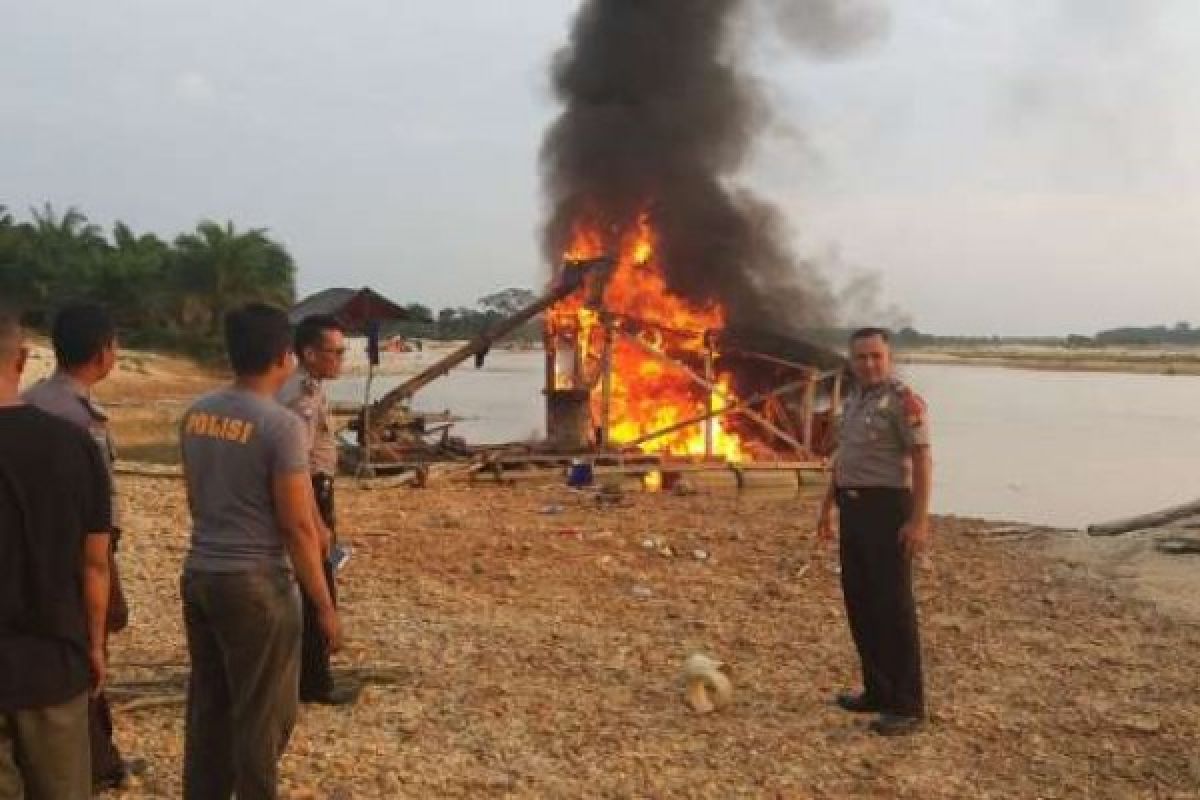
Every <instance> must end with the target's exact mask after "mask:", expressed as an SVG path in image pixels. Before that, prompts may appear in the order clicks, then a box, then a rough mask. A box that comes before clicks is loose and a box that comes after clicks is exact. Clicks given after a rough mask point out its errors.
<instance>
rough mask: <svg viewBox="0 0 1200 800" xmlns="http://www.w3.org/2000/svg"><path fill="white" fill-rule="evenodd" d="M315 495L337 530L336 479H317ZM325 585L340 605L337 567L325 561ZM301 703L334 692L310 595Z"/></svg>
mask: <svg viewBox="0 0 1200 800" xmlns="http://www.w3.org/2000/svg"><path fill="white" fill-rule="evenodd" d="M312 484H313V494H314V495H315V496H316V498H317V508H318V510H320V512H321V519H323V520H324V521H325V525H326V526H328V528H329V530H331V531H332V530H334V523H335V517H334V506H333V478H331V477H329V476H328V475H313V476H312ZM325 585H326V586H328V587H329V596H330V597H331V598H333V602H334V605H336V604H337V586H336V584H335V583H334V579H333V567H332V565H330V563H329V561H328V559H327V560H326V561H325ZM300 652H301V655H300V699H301V700H316V699H320V698H322V697H326V696H328V695H329V693H330V692H332V691H333V671H332V670H331V669H330V666H329V645H328V644H327V643H326V642H325V636H324V635H323V634H322V633H321V626H320V625H318V624H317V608H316V606H314V605H313V603H312V601H311V600H310V599H309V598H308V595H304V638H303V640H302V642H301V646H300Z"/></svg>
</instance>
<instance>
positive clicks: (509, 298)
mask: <svg viewBox="0 0 1200 800" xmlns="http://www.w3.org/2000/svg"><path fill="white" fill-rule="evenodd" d="M537 297H538V296H537V294H536V293H535V292H533V291H531V290H529V289H519V288H509V289H502V290H500V291H498V292H493V293H491V294H489V295H484V296H483V297H481V298H479V305H480V307H482V308H483V310H484V311H494V312H496V313H497V314H499V315H500V316H503V317H511V316H512V315H513V314H516V313H517V312H518V311H520V310H522V309H524V308H528V307H529V306H531V305H533V303H534V302H535V301H536V300H537Z"/></svg>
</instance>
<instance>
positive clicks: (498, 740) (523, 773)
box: [112, 477, 1200, 798]
mask: <svg viewBox="0 0 1200 800" xmlns="http://www.w3.org/2000/svg"><path fill="white" fill-rule="evenodd" d="M121 489H122V493H123V498H124V503H125V505H126V514H127V517H126V518H127V519H128V520H130V529H129V531H128V533H127V534H126V538H125V542H126V545H125V548H124V552H123V554H122V560H123V563H124V565H125V572H126V576H127V577H126V582H127V587H128V590H129V593H130V595H131V603H132V606H133V613H134V619H133V625H132V629H131V630H130V631H129V632H127V633H126V634H123V635H121V636H119V637H117V638H116V639H115V640H114V642H113V653H112V661H113V668H112V673H113V681H114V684H115V685H114V692H113V695H114V697H115V698H117V700H118V713H117V727H118V740H119V741H120V742H121V744H122V746H123V747H124V748H125V749H126V750H127V751H129V752H133V753H137V754H139V755H143V756H145V757H147V758H149V759H150V762H151V767H150V770H149V771H148V772H147V773H146V774H145V775H144V776H142V777H141V778H140V779H139V780H138V783H137V785H136V786H135V787H133V788H131V789H129V790H127V791H126V792H125V793H124V796H125V797H130V798H142V797H146V798H149V797H177V796H178V794H179V791H178V787H179V763H180V754H181V747H182V739H181V734H182V712H183V709H182V705H181V703H182V694H181V692H182V686H183V681H184V677H185V674H186V667H185V664H186V652H185V648H184V645H183V642H182V636H181V625H180V621H179V600H178V591H177V579H178V573H179V567H180V562H181V559H182V557H183V553H184V548H185V545H186V535H185V531H186V524H187V522H186V514H185V510H184V505H183V497H182V492H181V486H180V482H179V481H178V480H176V479H167V478H146V477H140V478H134V477H126V478H123V479H122V486H121ZM810 491H811V490H810ZM338 500H339V508H340V515H341V516H340V519H341V530H342V533H343V538H344V539H346V540H348V541H349V543H350V544H351V545H352V546H353V548H354V556H353V558H352V560H351V562H350V564H349V566H348V567H347V569H346V571H345V573H344V579H343V582H342V597H343V608H344V612H345V617H346V622H347V625H348V628H349V632H350V635H351V644H350V645H349V647H348V648H347V651H346V653H345V654H344V655H343V656H340V657H339V659H338V670H339V672H340V673H341V674H342V675H345V676H350V675H358V676H361V677H365V678H366V679H367V680H368V681H369V683H370V684H371V685H370V686H369V688H368V689H367V692H366V695H365V697H364V698H363V699H362V700H361V702H360V703H359V704H358V705H357V706H355V707H354V708H352V709H338V710H333V709H325V708H317V709H311V708H306V709H304V710H303V712H302V714H301V718H300V720H299V724H298V727H297V729H296V732H295V734H294V736H293V739H292V743H291V746H290V748H289V751H288V754H287V755H286V757H285V758H284V763H283V770H284V780H285V783H286V785H287V792H288V794H287V796H288V797H292V798H347V797H355V798H359V797H380V798H384V797H386V798H392V797H401V798H476V797H523V798H580V797H589V798H590V797H595V798H609V797H611V798H625V797H629V798H674V797H680V798H682V797H688V798H737V797H745V798H967V797H970V798H1035V797H1043V798H1055V797H1064V798H1065V797H1078V798H1139V797H1144V798H1197V797H1200V751H1198V750H1197V747H1196V742H1197V741H1198V737H1200V624H1198V622H1197V621H1196V620H1194V619H1190V618H1188V617H1187V616H1185V615H1181V614H1178V613H1174V612H1175V611H1178V609H1174V610H1167V609H1158V608H1156V607H1154V606H1153V605H1151V604H1149V603H1147V602H1146V601H1145V600H1144V599H1143V598H1140V597H1138V596H1136V595H1135V594H1133V593H1131V592H1128V591H1125V586H1124V584H1122V583H1121V582H1118V581H1112V580H1105V579H1103V578H1102V576H1100V575H1098V574H1096V573H1095V572H1094V571H1093V570H1092V569H1090V568H1089V567H1088V566H1086V565H1081V564H1079V563H1078V562H1071V561H1064V560H1063V559H1062V557H1061V554H1060V553H1058V552H1056V548H1057V547H1058V546H1059V545H1060V543H1061V540H1060V537H1058V536H1055V535H1051V534H1035V535H1031V534H1028V533H1019V534H1016V535H1007V534H1005V533H1003V532H1002V533H1000V534H994V533H989V531H995V530H996V525H995V524H987V523H979V522H974V521H970V520H961V519H939V520H938V521H937V524H936V528H935V535H936V547H935V549H934V551H933V552H932V554H931V556H930V558H929V560H928V562H927V563H926V564H925V565H924V566H923V568H922V569H921V571H920V576H919V584H920V590H919V591H920V600H921V615H922V620H923V631H924V644H925V654H926V662H927V671H928V683H929V695H930V710H931V717H932V719H931V724H930V725H929V727H928V729H927V730H926V731H925V732H923V733H920V734H919V735H916V736H914V737H911V738H907V739H902V740H881V739H879V738H877V737H874V736H872V735H870V734H869V733H868V732H866V730H865V720H864V719H862V718H855V717H851V716H849V715H846V714H844V713H842V712H839V711H837V710H836V709H834V708H832V707H831V706H830V705H829V699H830V697H831V695H832V694H833V693H834V692H835V691H836V690H838V689H840V688H843V687H849V686H852V685H853V684H854V682H855V659H854V654H853V649H852V646H851V643H850V641H849V636H848V634H847V631H846V628H845V623H844V618H843V613H842V610H841V604H840V595H839V590H838V577H837V575H836V572H835V570H834V567H833V560H832V557H831V555H830V554H829V553H828V552H824V551H820V550H814V549H813V547H812V546H811V540H810V538H809V533H810V530H811V521H812V513H813V500H814V498H813V496H811V495H803V496H799V497H779V496H766V495H764V496H758V495H754V494H744V495H741V496H739V495H736V494H727V493H715V492H708V493H701V494H699V495H696V496H689V497H681V496H674V495H670V494H645V493H640V492H638V493H631V494H629V495H627V497H626V500H625V505H624V506H623V507H619V508H613V509H603V510H602V509H599V508H598V507H597V506H596V505H595V502H594V499H593V498H592V497H591V496H590V495H586V494H573V493H568V492H566V491H565V490H563V489H561V488H559V487H556V486H555V487H542V488H537V487H527V488H503V487H488V488H468V487H456V486H447V487H442V488H435V489H430V490H424V491H420V490H406V489H393V490H374V491H366V490H362V489H357V488H355V487H354V486H353V485H351V484H349V483H347V484H345V485H343V486H342V487H340V495H339V498H338ZM555 506H559V507H561V509H558V508H555ZM1188 563H1189V566H1190V567H1191V568H1192V569H1194V568H1195V567H1194V566H1191V565H1192V564H1200V562H1188ZM1190 590H1191V591H1192V592H1193V593H1194V592H1196V583H1195V582H1194V581H1193V582H1192V583H1191V586H1190ZM696 651H702V652H705V653H709V654H711V655H713V656H715V657H717V658H721V659H724V660H726V661H727V662H728V663H729V664H730V665H731V667H732V674H733V678H734V684H735V702H734V704H733V705H732V706H731V707H729V708H727V709H724V710H722V711H718V712H717V713H714V714H712V715H708V716H698V715H695V714H693V713H692V712H690V711H689V710H688V709H687V708H686V707H685V706H684V705H683V703H682V702H681V695H680V692H679V687H678V684H677V676H678V670H679V667H680V665H681V663H682V661H683V660H684V658H685V657H686V656H687V655H688V654H689V653H691V652H696Z"/></svg>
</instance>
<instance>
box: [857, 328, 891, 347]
mask: <svg viewBox="0 0 1200 800" xmlns="http://www.w3.org/2000/svg"><path fill="white" fill-rule="evenodd" d="M875 336H878V337H879V338H880V339H883V341H884V342H885V343H886V344H891V342H892V333H891V331H889V330H888V329H887V328H859V329H858V330H856V331H855V332H854V333H852V334H850V343H851V344H854V343H855V342H857V341H859V340H861V339H871V338H873V337H875Z"/></svg>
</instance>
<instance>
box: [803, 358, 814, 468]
mask: <svg viewBox="0 0 1200 800" xmlns="http://www.w3.org/2000/svg"><path fill="white" fill-rule="evenodd" d="M816 408H817V375H816V373H815V372H813V373H809V376H808V386H807V387H806V388H805V390H804V421H803V423H802V424H803V426H804V427H803V434H802V436H801V438H803V439H804V446H805V447H807V448H808V452H809V453H813V452H815V448H814V447H813V414H814V413H816Z"/></svg>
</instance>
